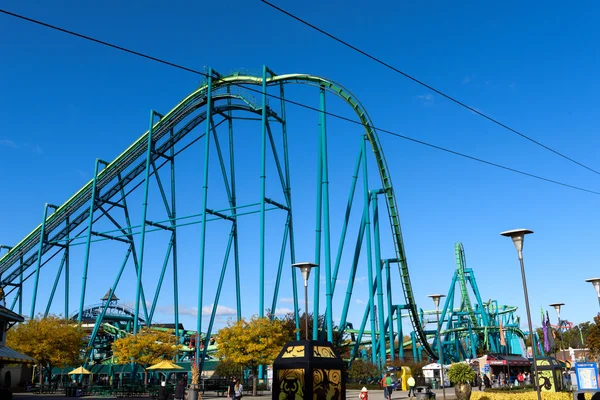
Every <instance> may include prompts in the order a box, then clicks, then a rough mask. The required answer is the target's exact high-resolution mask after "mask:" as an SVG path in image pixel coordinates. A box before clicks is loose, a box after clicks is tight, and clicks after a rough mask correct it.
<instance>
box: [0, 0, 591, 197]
mask: <svg viewBox="0 0 600 400" xmlns="http://www.w3.org/2000/svg"><path fill="white" fill-rule="evenodd" d="M261 1H262V0H261ZM0 13H2V14H6V15H9V16H12V17H15V18H18V19H21V20H24V21H28V22H31V23H34V24H36V25H41V26H44V27H46V28H50V29H53V30H57V31H60V32H63V33H66V34H69V35H72V36H76V37H79V38H81V39H85V40H88V41H91V42H94V43H98V44H101V45H103V46H107V47H111V48H113V49H116V50H120V51H123V52H126V53H129V54H133V55H136V56H138V57H142V58H145V59H148V60H151V61H155V62H158V63H161V64H164V65H167V66H170V67H173V68H177V69H180V70H183V71H187V72H191V73H194V74H197V75H201V76H203V77H205V78H209V75H208V74H207V73H205V72H202V71H199V70H196V69H193V68H189V67H186V66H184V65H181V64H177V63H174V62H171V61H167V60H165V59H162V58H158V57H154V56H151V55H148V54H145V53H141V52H139V51H136V50H132V49H129V48H126V47H123V46H119V45H116V44H113V43H110V42H107V41H104V40H100V39H97V38H94V37H91V36H87V35H84V34H81V33H78V32H74V31H71V30H68V29H65V28H61V27H59V26H56V25H52V24H49V23H46V22H43V21H39V20H36V19H33V18H29V17H26V16H23V15H20V14H17V13H13V12H11V11H7V10H4V9H0ZM232 84H233V85H235V86H239V87H243V88H244V89H246V90H249V91H252V92H256V93H259V94H265V93H263V91H262V90H258V89H254V88H252V87H248V86H244V85H241V84H238V83H235V82H232ZM266 95H267V96H269V97H272V98H275V99H278V100H281V101H284V102H286V103H289V104H293V105H296V106H298V107H302V108H305V109H308V110H312V111H315V112H318V113H323V114H325V115H328V116H331V117H333V118H337V119H340V120H343V121H347V122H350V123H353V124H357V125H360V126H363V124H362V122H360V121H357V120H354V119H351V118H348V117H344V116H342V115H339V114H335V113H332V112H329V111H324V110H320V109H318V108H315V107H312V106H309V105H306V104H302V103H299V102H297V101H293V100H290V99H285V98H282V97H280V96H277V95H274V94H271V93H266ZM372 128H373V129H374V130H376V131H379V132H383V133H387V134H389V135H392V136H395V137H398V138H401V139H404V140H408V141H410V142H413V143H417V144H421V145H423V146H427V147H430V148H433V149H436V150H440V151H443V152H446V153H449V154H453V155H456V156H460V157H463V158H466V159H469V160H472V161H477V162H479V163H482V164H486V165H489V166H493V167H496V168H500V169H503V170H505V171H510V172H514V173H517V174H520V175H523V176H527V177H530V178H535V179H538V180H541V181H544V182H548V183H552V184H556V185H559V186H563V187H567V188H571V189H575V190H579V191H582V192H586V193H591V194H595V195H600V192H598V191H594V190H591V189H587V188H583V187H580V186H575V185H571V184H568V183H565V182H560V181H557V180H554V179H549V178H545V177H542V176H539V175H535V174H531V173H529V172H525V171H521V170H518V169H515V168H511V167H507V166H504V165H501V164H497V163H494V162H491V161H487V160H484V159H481V158H478V157H474V156H470V155H468V154H465V153H461V152H459V151H455V150H451V149H448V148H445V147H442V146H438V145H435V144H431V143H428V142H425V141H422V140H419V139H415V138H412V137H410V136H406V135H402V134H399V133H396V132H393V131H390V130H387V129H384V128H378V127H375V126H373V127H372Z"/></svg>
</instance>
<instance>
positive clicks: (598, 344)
mask: <svg viewBox="0 0 600 400" xmlns="http://www.w3.org/2000/svg"><path fill="white" fill-rule="evenodd" d="M594 322H595V323H594V324H592V325H591V326H590V328H589V330H588V335H587V338H586V339H585V344H586V347H587V348H589V349H590V357H591V359H592V360H593V359H597V358H598V355H600V314H598V315H597V316H595V317H594Z"/></svg>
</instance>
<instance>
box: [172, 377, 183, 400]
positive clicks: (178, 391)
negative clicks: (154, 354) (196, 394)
mask: <svg viewBox="0 0 600 400" xmlns="http://www.w3.org/2000/svg"><path fill="white" fill-rule="evenodd" d="M174 397H175V400H183V399H184V398H185V383H183V379H180V380H179V382H177V386H175V396H174Z"/></svg>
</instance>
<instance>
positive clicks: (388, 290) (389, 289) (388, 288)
mask: <svg viewBox="0 0 600 400" xmlns="http://www.w3.org/2000/svg"><path fill="white" fill-rule="evenodd" d="M385 292H386V294H387V309H388V316H389V317H388V318H389V322H388V334H389V337H390V357H391V360H392V362H393V361H394V360H395V358H396V355H395V354H394V353H395V352H396V348H395V347H396V346H394V323H393V322H394V308H393V306H392V279H391V275H390V260H385ZM401 339H402V338H400V340H399V341H398V343H399V345H400V346H402V342H401Z"/></svg>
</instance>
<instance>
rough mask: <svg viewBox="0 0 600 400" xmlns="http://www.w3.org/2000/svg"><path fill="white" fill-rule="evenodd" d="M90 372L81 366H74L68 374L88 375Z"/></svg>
mask: <svg viewBox="0 0 600 400" xmlns="http://www.w3.org/2000/svg"><path fill="white" fill-rule="evenodd" d="M90 374H91V372H90V371H88V370H87V369H85V368H83V367H79V368H75V369H74V370H73V371H71V372H69V373H68V375H90Z"/></svg>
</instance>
